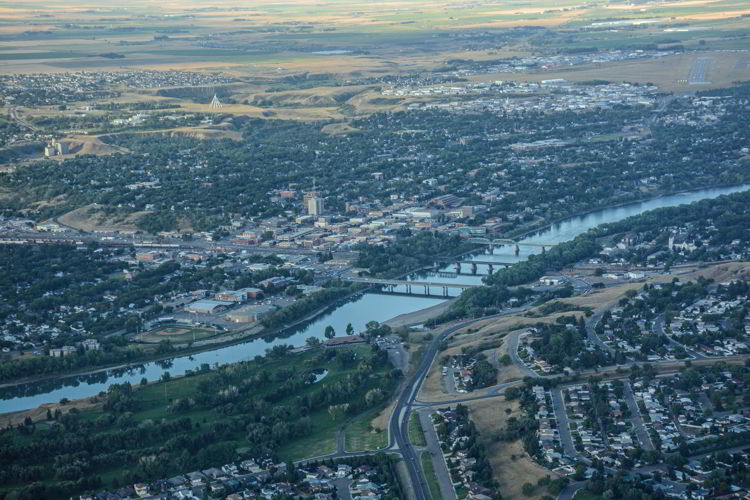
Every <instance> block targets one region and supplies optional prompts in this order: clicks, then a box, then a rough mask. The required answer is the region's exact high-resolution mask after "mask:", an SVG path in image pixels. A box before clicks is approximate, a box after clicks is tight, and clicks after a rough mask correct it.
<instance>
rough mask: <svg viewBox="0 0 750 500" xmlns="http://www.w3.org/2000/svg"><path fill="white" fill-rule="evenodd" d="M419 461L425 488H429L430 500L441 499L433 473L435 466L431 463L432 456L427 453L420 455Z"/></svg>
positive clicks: (438, 486) (435, 476)
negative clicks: (425, 483) (425, 484)
mask: <svg viewBox="0 0 750 500" xmlns="http://www.w3.org/2000/svg"><path fill="white" fill-rule="evenodd" d="M421 460H422V470H424V476H425V479H426V480H427V486H429V487H430V496H431V497H432V500H439V499H440V498H442V495H441V494H440V484H439V483H438V479H437V474H436V473H435V464H434V463H433V462H432V455H431V454H430V453H429V452H424V453H422V457H421Z"/></svg>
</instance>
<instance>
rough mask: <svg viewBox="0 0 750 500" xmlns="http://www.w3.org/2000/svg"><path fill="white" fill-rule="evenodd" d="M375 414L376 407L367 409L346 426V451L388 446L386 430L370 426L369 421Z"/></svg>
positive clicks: (376, 448)
mask: <svg viewBox="0 0 750 500" xmlns="http://www.w3.org/2000/svg"><path fill="white" fill-rule="evenodd" d="M377 414H378V410H377V409H375V410H371V411H367V412H365V413H362V414H361V415H359V416H357V417H356V418H355V419H354V420H352V421H351V422H350V423H349V425H347V426H346V429H345V430H344V435H345V440H346V451H366V450H379V449H381V448H385V447H386V446H388V432H387V431H385V430H382V431H381V430H375V429H373V428H372V424H371V422H372V420H373V419H374V418H375V416H376V415H377Z"/></svg>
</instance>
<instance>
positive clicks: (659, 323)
mask: <svg viewBox="0 0 750 500" xmlns="http://www.w3.org/2000/svg"><path fill="white" fill-rule="evenodd" d="M664 320H665V318H664V315H663V314H660V315H658V316H657V317H656V319H654V333H656V334H657V335H661V336H662V337H665V338H666V339H667V340H668V341H669V343H670V344H672V345H673V346H675V347H680V348H682V349H684V350H685V352H686V353H688V354H690V355H691V356H692V357H693V358H695V359H709V357H708V356H705V355H703V354H701V353H699V352H698V351H694V350H692V349H690V348H688V347H687V346H685V345H684V344H681V343H679V342H677V341H676V340H675V339H673V338H672V337H670V336H669V335H667V332H665V331H664Z"/></svg>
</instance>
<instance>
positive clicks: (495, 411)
mask: <svg viewBox="0 0 750 500" xmlns="http://www.w3.org/2000/svg"><path fill="white" fill-rule="evenodd" d="M467 406H468V407H469V409H470V416H471V419H472V421H473V422H474V423H475V424H476V426H477V430H479V434H480V436H481V438H482V441H483V442H484V445H485V447H486V449H487V456H488V458H489V461H490V465H491V466H492V472H493V476H494V479H495V480H496V481H498V483H499V484H500V491H502V492H503V498H507V499H510V500H516V499H517V500H520V499H522V498H528V499H531V500H539V499H541V498H542V497H543V496H544V495H545V494H546V491H545V490H544V489H543V488H536V491H535V492H534V494H533V495H531V496H525V495H523V494H522V493H521V486H522V485H523V483H525V482H529V483H531V484H536V483H537V481H538V480H539V479H541V478H543V477H545V476H554V475H553V474H552V473H550V471H549V470H548V469H545V468H544V467H542V466H541V465H539V464H537V463H536V462H534V461H533V460H531V459H530V458H529V456H528V455H527V454H526V453H525V452H524V450H523V445H522V444H521V441H520V440H518V441H512V442H503V441H495V440H494V439H493V436H494V434H495V433H496V432H497V431H498V430H499V429H503V428H504V427H505V425H506V422H507V420H508V418H509V417H511V416H514V417H516V418H518V417H519V416H520V410H519V407H518V402H517V401H504V400H499V399H492V400H486V401H474V402H471V403H468V404H467ZM506 410H510V413H508V412H506ZM519 478H523V481H520V480H519Z"/></svg>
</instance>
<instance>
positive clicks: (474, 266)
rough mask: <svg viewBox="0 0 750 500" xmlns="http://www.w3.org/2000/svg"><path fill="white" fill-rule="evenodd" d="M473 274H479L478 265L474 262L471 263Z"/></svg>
mask: <svg viewBox="0 0 750 500" xmlns="http://www.w3.org/2000/svg"><path fill="white" fill-rule="evenodd" d="M471 274H477V265H476V264H474V263H473V262H472V263H471Z"/></svg>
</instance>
